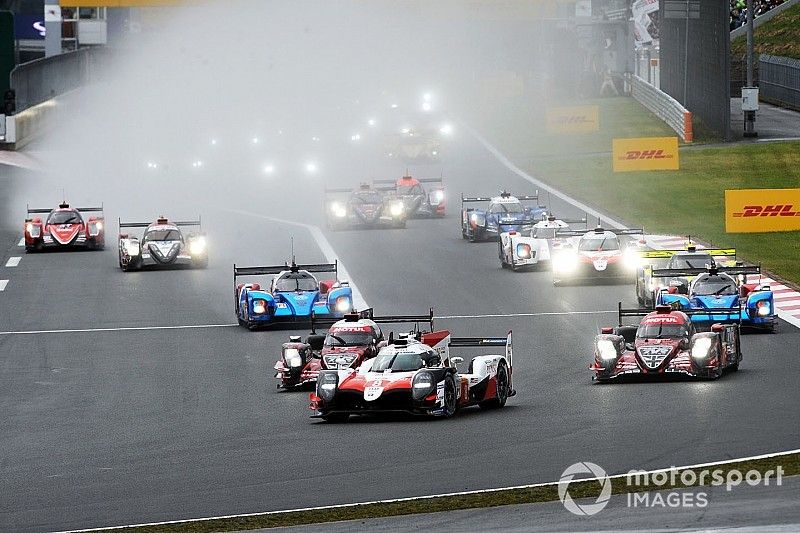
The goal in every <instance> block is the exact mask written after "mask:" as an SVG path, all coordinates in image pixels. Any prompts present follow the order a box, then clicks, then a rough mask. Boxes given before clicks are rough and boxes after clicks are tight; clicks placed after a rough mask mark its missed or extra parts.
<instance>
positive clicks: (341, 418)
mask: <svg viewBox="0 0 800 533" xmlns="http://www.w3.org/2000/svg"><path fill="white" fill-rule="evenodd" d="M348 418H350V414H349V413H328V414H327V415H322V419H323V420H324V421H325V422H327V423H329V424H341V423H343V422H347V419H348Z"/></svg>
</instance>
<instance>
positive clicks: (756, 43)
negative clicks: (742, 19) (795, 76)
mask: <svg viewBox="0 0 800 533" xmlns="http://www.w3.org/2000/svg"><path fill="white" fill-rule="evenodd" d="M753 47H754V48H755V51H756V53H759V54H770V55H775V56H784V57H793V58H795V59H800V5H796V6H792V7H790V8H789V9H787V10H786V11H784V12H783V13H780V14H778V15H775V17H774V18H773V19H772V20H769V21H767V22H765V23H764V24H763V25H761V26H760V27H758V28H756V30H755V35H754V39H753ZM731 53H732V55H733V57H743V56H744V55H745V54H746V53H747V37H746V36H742V37H738V38H736V39H734V40H733V42H731Z"/></svg>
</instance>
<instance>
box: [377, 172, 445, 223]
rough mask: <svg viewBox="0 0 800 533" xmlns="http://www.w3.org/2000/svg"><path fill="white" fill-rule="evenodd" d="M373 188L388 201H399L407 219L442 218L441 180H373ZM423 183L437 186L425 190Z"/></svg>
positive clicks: (406, 178)
mask: <svg viewBox="0 0 800 533" xmlns="http://www.w3.org/2000/svg"><path fill="white" fill-rule="evenodd" d="M373 183H374V185H375V188H376V189H378V190H381V191H384V192H385V194H384V197H385V198H386V199H387V200H389V201H397V200H400V201H401V202H403V207H404V210H405V212H406V216H407V217H408V218H414V217H443V216H444V214H445V201H444V185H443V184H442V178H420V179H417V178H412V177H411V176H403V177H402V178H400V179H398V180H375V181H374V182H373ZM423 183H438V184H439V185H437V186H434V187H430V188H429V189H428V190H425V187H424V186H423Z"/></svg>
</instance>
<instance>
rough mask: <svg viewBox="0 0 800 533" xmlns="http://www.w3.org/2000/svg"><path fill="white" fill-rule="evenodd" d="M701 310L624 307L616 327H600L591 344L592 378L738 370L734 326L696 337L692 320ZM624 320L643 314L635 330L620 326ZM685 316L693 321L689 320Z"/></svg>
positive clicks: (736, 329) (710, 374)
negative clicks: (592, 347) (627, 317)
mask: <svg viewBox="0 0 800 533" xmlns="http://www.w3.org/2000/svg"><path fill="white" fill-rule="evenodd" d="M705 314H706V311H676V310H674V309H672V308H671V307H670V306H668V305H660V306H657V307H656V310H655V311H651V310H650V309H623V308H622V304H621V303H620V304H619V324H620V325H619V326H618V327H616V328H610V327H608V328H602V330H601V333H600V335H598V336H597V337H596V338H595V341H594V362H593V363H592V365H591V366H590V367H589V369H590V370H592V371H593V372H594V374H595V375H594V379H596V380H598V381H610V380H612V379H615V378H619V377H621V376H631V375H648V376H668V375H684V376H692V377H700V378H718V377H720V376H721V375H722V373H723V372H724V371H726V370H728V369H730V370H733V371H735V370H738V369H739V362H740V361H741V360H742V350H741V346H740V343H739V326H738V325H737V324H714V325H713V326H711V331H710V332H704V333H698V332H697V331H696V330H695V326H694V320H693V319H694V317H697V316H700V315H705ZM624 316H644V319H643V320H642V321H641V323H640V324H639V325H638V326H624V325H622V324H623V317H624ZM690 316H691V317H692V319H690Z"/></svg>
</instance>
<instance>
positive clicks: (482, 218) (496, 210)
mask: <svg viewBox="0 0 800 533" xmlns="http://www.w3.org/2000/svg"><path fill="white" fill-rule="evenodd" d="M538 199H539V195H538V193H537V194H535V195H531V196H512V195H511V193H509V192H507V191H503V192H501V193H500V195H499V196H492V197H491V198H488V197H473V198H470V197H466V196H464V195H463V194H462V195H461V237H462V238H463V239H466V240H469V241H470V242H478V241H485V240H496V239H498V238H499V237H500V234H501V233H502V232H503V231H519V230H520V229H522V226H524V225H526V224H534V223H536V222H537V221H539V220H540V218H541V217H542V215H544V214H545V213H547V208H546V207H544V206H540V205H535V206H532V205H525V204H523V203H522V202H526V201H537V200H538ZM474 202H489V205H488V206H487V207H486V208H485V209H476V208H471V207H464V204H467V203H474Z"/></svg>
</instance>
